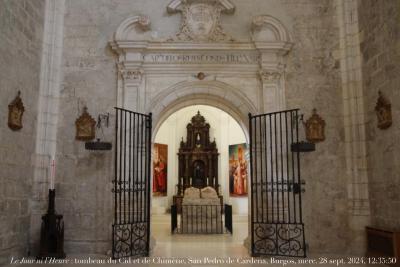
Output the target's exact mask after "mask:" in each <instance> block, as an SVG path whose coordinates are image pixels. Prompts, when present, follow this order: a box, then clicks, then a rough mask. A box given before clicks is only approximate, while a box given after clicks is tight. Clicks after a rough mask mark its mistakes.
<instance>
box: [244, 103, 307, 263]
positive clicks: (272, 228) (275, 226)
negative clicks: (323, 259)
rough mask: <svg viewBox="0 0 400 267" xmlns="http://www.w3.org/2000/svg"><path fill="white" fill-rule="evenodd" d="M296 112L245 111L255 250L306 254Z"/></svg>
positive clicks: (253, 245) (263, 253) (279, 254)
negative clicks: (290, 147) (292, 146)
mask: <svg viewBox="0 0 400 267" xmlns="http://www.w3.org/2000/svg"><path fill="white" fill-rule="evenodd" d="M298 112H299V110H298V109H291V110H285V111H278V112H272V113H267V114H259V115H255V116H252V115H251V114H249V126H250V127H249V128H250V163H251V164H250V175H251V186H250V188H251V213H252V214H251V239H252V246H251V250H252V255H253V256H261V255H270V256H293V257H306V249H305V248H306V246H305V237H304V223H303V218H302V199H301V191H302V190H301V182H300V178H301V175H300V153H299V152H298V151H297V152H295V151H292V150H291V149H289V146H290V145H291V144H292V143H295V142H296V143H298V142H299V127H298Z"/></svg>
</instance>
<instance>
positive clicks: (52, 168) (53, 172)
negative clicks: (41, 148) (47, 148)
mask: <svg viewBox="0 0 400 267" xmlns="http://www.w3.org/2000/svg"><path fill="white" fill-rule="evenodd" d="M55 176H56V161H55V160H54V158H53V159H51V163H50V189H54V179H55Z"/></svg>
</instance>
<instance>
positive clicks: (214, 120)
mask: <svg viewBox="0 0 400 267" xmlns="http://www.w3.org/2000/svg"><path fill="white" fill-rule="evenodd" d="M211 103H212V102H211ZM166 110H167V111H166V112H163V115H162V116H160V118H159V119H158V120H157V121H156V122H155V124H154V126H155V127H154V131H153V139H152V140H153V145H154V152H153V159H155V162H153V167H154V168H157V167H159V166H160V164H159V163H158V161H159V159H161V161H164V163H165V166H164V169H165V170H166V173H165V174H164V175H165V179H166V181H165V184H166V185H167V186H166V187H167V188H166V192H165V193H164V194H160V193H159V192H157V191H154V190H155V189H156V188H155V187H154V183H158V181H155V179H157V177H155V175H153V186H152V188H153V193H152V202H151V203H152V205H151V213H152V216H151V223H152V228H151V229H152V236H153V237H154V238H155V239H156V247H155V248H154V251H153V255H155V256H156V255H157V253H158V251H160V250H163V249H166V248H165V246H167V245H168V246H171V249H172V250H173V256H180V254H179V253H180V250H179V248H180V246H182V245H183V243H182V242H174V240H175V239H176V240H180V241H185V242H184V244H185V246H189V247H190V246H192V247H196V246H197V249H198V250H199V251H203V250H204V251H203V252H199V253H204V255H210V254H209V253H210V251H209V247H208V246H203V245H202V246H199V243H198V241H201V242H202V244H204V242H206V243H207V242H212V243H214V244H215V242H221V245H222V246H221V247H227V246H226V245H223V244H225V243H226V242H228V243H234V244H232V245H237V246H238V249H240V250H242V251H243V254H244V255H245V254H246V253H247V250H246V249H245V248H244V246H243V241H244V240H245V238H246V237H247V236H248V231H247V229H248V221H247V220H248V212H249V209H248V206H249V205H248V195H249V193H250V192H247V191H246V193H245V192H244V191H243V192H242V195H239V194H235V192H236V190H234V189H233V186H234V185H235V182H234V181H233V179H234V178H233V176H234V175H235V173H234V172H235V170H234V169H233V168H234V162H235V160H237V158H238V151H241V149H242V148H244V147H247V145H246V144H247V143H248V141H247V140H248V133H247V128H245V127H244V125H245V122H244V121H240V122H239V121H238V120H237V119H236V118H238V116H237V114H236V115H234V116H236V118H234V117H233V116H231V115H230V113H231V112H232V111H231V110H228V112H229V113H228V112H226V111H225V110H223V109H221V104H220V103H219V105H218V107H215V106H214V105H210V102H209V104H208V105H204V104H197V105H196V104H195V105H194V104H193V103H192V104H191V105H190V102H186V103H182V104H181V105H180V106H179V105H178V106H174V105H172V106H171V107H169V108H167V109H166ZM198 112H199V113H200V114H201V115H202V116H204V118H205V120H206V122H207V123H209V125H210V131H209V135H210V136H209V139H210V140H211V141H214V140H215V143H216V147H217V149H218V153H219V156H218V166H217V169H218V177H219V180H218V183H219V184H220V187H219V194H220V195H221V196H222V198H223V203H226V204H230V205H232V210H233V224H234V229H235V231H234V234H233V236H229V238H228V237H227V235H222V236H221V235H207V238H206V237H205V236H204V235H202V236H197V237H196V236H193V235H191V236H182V235H171V234H170V232H171V231H170V221H171V219H170V216H171V215H170V214H169V212H170V208H171V205H173V204H174V196H175V195H177V193H178V183H179V180H178V179H180V178H179V159H178V155H177V153H178V150H179V147H180V144H181V142H182V140H183V141H186V139H187V136H186V135H187V128H186V127H187V125H188V123H189V122H191V119H192V118H193V116H195V115H196V114H197V113H198ZM157 146H161V147H162V146H164V148H163V149H164V153H166V154H164V155H157V157H155V154H157V153H159V151H160V149H156V147H157ZM165 147H167V149H166V150H165ZM239 147H240V148H239ZM156 150H157V153H155V151H156ZM235 153H236V154H235ZM243 160H245V159H243ZM205 164H206V163H205V162H203V161H201V160H194V161H193V165H196V166H197V167H199V170H200V172H201V170H203V171H204V168H205V166H204V165H205ZM155 172H159V170H154V169H153V173H155ZM192 175H195V174H192ZM161 177H162V176H161ZM248 177H249V175H248V176H247V177H246V178H247V179H248ZM206 179H207V180H202V181H195V178H194V177H193V184H192V185H193V186H199V185H200V184H202V183H208V184H211V181H209V180H208V179H211V178H209V177H207V178H206ZM191 182H192V181H191ZM244 182H245V183H246V190H247V188H248V186H247V184H248V182H249V181H248V180H245V181H244ZM160 184H164V183H163V182H161V183H160ZM236 193H237V192H236ZM197 238H199V239H198V240H197ZM163 241H166V242H163ZM229 245H231V244H229ZM213 246H215V245H213ZM227 254H229V252H228V251H227ZM182 256H183V255H182Z"/></svg>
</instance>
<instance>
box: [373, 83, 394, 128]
mask: <svg viewBox="0 0 400 267" xmlns="http://www.w3.org/2000/svg"><path fill="white" fill-rule="evenodd" d="M375 112H376V116H377V117H378V128H379V129H382V130H384V129H387V128H389V127H390V126H391V125H392V105H391V104H390V102H389V100H388V99H387V98H386V97H385V96H384V95H383V94H382V92H381V91H379V97H378V101H377V102H376V106H375Z"/></svg>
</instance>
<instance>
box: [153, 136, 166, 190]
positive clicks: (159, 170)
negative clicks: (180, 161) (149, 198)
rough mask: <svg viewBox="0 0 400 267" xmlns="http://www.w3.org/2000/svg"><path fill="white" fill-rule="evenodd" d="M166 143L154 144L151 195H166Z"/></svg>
mask: <svg viewBox="0 0 400 267" xmlns="http://www.w3.org/2000/svg"><path fill="white" fill-rule="evenodd" d="M167 164H168V145H163V144H154V158H153V196H167V173H168V172H167Z"/></svg>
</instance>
